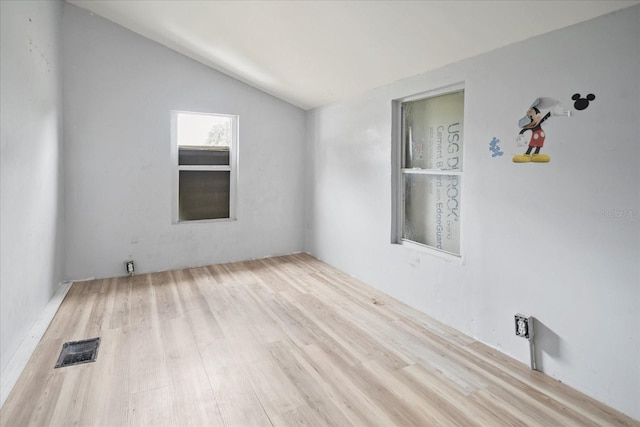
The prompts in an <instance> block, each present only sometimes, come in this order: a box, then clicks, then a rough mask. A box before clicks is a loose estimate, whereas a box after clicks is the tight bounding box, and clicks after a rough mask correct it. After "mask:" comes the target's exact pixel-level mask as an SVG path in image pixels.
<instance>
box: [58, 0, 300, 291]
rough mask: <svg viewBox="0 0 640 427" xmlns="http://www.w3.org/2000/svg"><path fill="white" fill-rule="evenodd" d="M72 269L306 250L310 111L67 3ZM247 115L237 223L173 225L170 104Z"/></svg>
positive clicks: (148, 266) (111, 269)
mask: <svg viewBox="0 0 640 427" xmlns="http://www.w3.org/2000/svg"><path fill="white" fill-rule="evenodd" d="M63 28H64V31H63V42H64V55H63V63H64V66H65V72H64V87H65V98H64V111H65V121H64V124H65V126H64V135H65V172H66V173H65V184H66V189H67V197H66V231H67V233H66V245H65V246H66V253H67V257H66V269H65V275H66V277H67V278H69V279H83V278H87V277H93V276H95V277H107V276H118V275H123V274H124V261H125V260H127V259H129V258H132V259H133V260H134V261H135V262H136V270H137V271H139V272H148V271H158V270H167V269H173V268H178V267H186V266H195V265H205V264H212V263H219V262H226V261H234V260H241V259H249V258H256V257H266V256H269V255H279V254H285V253H290V252H296V251H301V250H302V249H303V240H304V227H303V218H304V203H303V199H304V194H303V189H304V186H303V181H302V179H300V177H301V176H302V174H303V164H302V163H303V160H304V138H305V131H304V129H305V119H304V117H305V116H304V111H303V110H301V109H298V108H296V107H294V106H292V105H290V104H287V103H285V102H283V101H280V100H278V99H276V98H274V97H272V96H269V95H266V94H265V93H263V92H260V91H258V90H256V89H254V88H252V87H250V86H247V85H245V84H243V83H240V82H238V81H237V80H234V79H232V78H230V77H227V76H225V75H223V74H221V73H218V72H216V71H213V70H212V69H210V68H208V67H205V66H203V65H201V64H199V63H196V62H194V61H192V60H190V59H188V58H186V57H184V56H182V55H180V54H178V53H175V52H173V51H171V50H169V49H167V48H165V47H163V46H161V45H159V44H157V43H154V42H151V41H149V40H147V39H145V38H143V37H141V36H139V35H137V34H135V33H133V32H130V31H128V30H126V29H124V28H122V27H120V26H118V25H116V24H113V23H111V22H109V21H107V20H105V19H102V18H100V17H98V16H95V15H92V14H90V13H89V12H87V11H85V10H83V9H80V8H78V7H76V6H73V5H70V4H65V6H64V21H63ZM170 110H184V111H196V112H210V113H224V114H238V115H239V116H240V145H239V148H240V151H239V180H238V189H239V191H238V205H237V218H238V220H237V221H232V222H217V223H200V224H177V225H172V223H171V220H172V218H171V213H172V206H171V203H172V199H171V188H172V183H171V179H172V164H171V157H170V153H171V152H170V144H171V139H170V132H169V131H170V128H169V125H170V123H169V118H170V115H169V111H170Z"/></svg>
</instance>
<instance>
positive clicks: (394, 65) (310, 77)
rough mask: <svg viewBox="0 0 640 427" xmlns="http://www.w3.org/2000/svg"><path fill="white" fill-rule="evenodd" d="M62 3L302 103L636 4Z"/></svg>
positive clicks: (324, 100)
mask: <svg viewBox="0 0 640 427" xmlns="http://www.w3.org/2000/svg"><path fill="white" fill-rule="evenodd" d="M67 1H68V2H69V3H72V4H74V5H77V6H80V7H82V8H85V9H88V10H90V11H91V12H94V13H96V14H97V15H100V16H102V17H104V18H107V19H109V20H111V21H113V22H115V23H117V24H120V25H122V26H123V27H126V28H128V29H130V30H132V31H134V32H136V33H138V34H140V35H142V36H144V37H147V38H149V39H151V40H154V41H156V42H158V43H161V44H163V45H165V46H167V47H169V48H171V49H174V50H176V51H178V52H180V53H182V54H184V55H186V56H188V57H190V58H192V59H194V60H196V61H199V62H201V63H203V64H205V65H208V66H210V67H212V68H214V69H216V70H219V71H221V72H223V73H225V74H228V75H230V76H232V77H234V78H236V79H239V80H241V81H243V82H245V83H248V84H250V85H252V86H254V87H256V88H259V89H261V90H263V91H265V92H267V93H269V94H271V95H274V96H276V97H278V98H281V99H283V100H285V101H287V102H290V103H292V104H294V105H297V106H299V107H301V108H303V109H311V108H314V107H318V106H321V105H325V104H328V103H331V102H334V101H339V100H342V99H345V98H348V97H351V96H354V95H357V94H359V93H363V92H366V91H368V90H370V89H373V88H376V87H380V86H383V85H385V84H388V83H391V82H394V81H397V80H400V79H402V78H405V77H410V76H413V75H416V74H419V73H422V72H425V71H429V70H432V69H435V68H439V67H442V66H444V65H447V64H450V63H452V62H455V61H459V60H461V59H465V58H468V57H472V56H475V55H478V54H481V53H484V52H488V51H490V50H493V49H496V48H499V47H502V46H506V45H509V44H512V43H514V42H517V41H520V40H524V39H527V38H530V37H533V36H536V35H539V34H543V33H547V32H549V31H553V30H556V29H559V28H563V27H566V26H569V25H573V24H575V23H578V22H582V21H585V20H589V19H592V18H595V17H597V16H600V15H603V14H606V13H609V12H613V11H615V10H619V9H622V8H625V7H629V6H632V5H634V4H638V3H640V1H596V0H588V1H578V0H575V1H574V0H571V1H539V0H538V1H198V0H190V1H172V0H160V1H155V0H144V1H139V0H133V1H131V0H130V1H113V0H112V1H102V0H67Z"/></svg>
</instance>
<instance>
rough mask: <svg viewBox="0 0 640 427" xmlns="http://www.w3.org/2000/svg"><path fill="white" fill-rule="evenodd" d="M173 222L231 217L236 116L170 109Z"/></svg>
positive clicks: (234, 173)
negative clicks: (172, 158) (172, 163)
mask: <svg viewBox="0 0 640 427" xmlns="http://www.w3.org/2000/svg"><path fill="white" fill-rule="evenodd" d="M171 134H172V141H173V144H172V146H173V157H174V165H175V167H174V171H175V172H174V180H173V181H174V192H173V193H174V203H173V205H174V215H173V219H174V222H183V221H198V220H215V219H234V218H235V199H236V194H235V193H236V181H237V180H236V175H237V157H238V156H237V152H238V116H232V115H224V114H206V113H190V112H183V111H172V112H171Z"/></svg>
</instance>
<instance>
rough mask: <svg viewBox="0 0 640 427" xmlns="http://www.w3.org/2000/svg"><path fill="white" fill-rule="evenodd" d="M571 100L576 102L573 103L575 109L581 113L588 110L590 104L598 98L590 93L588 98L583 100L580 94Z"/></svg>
mask: <svg viewBox="0 0 640 427" xmlns="http://www.w3.org/2000/svg"><path fill="white" fill-rule="evenodd" d="M571 99H573V100H574V101H575V102H574V103H573V108H575V109H576V110H579V111H580V110H586V109H587V107H588V106H589V102H591V101H593V100H594V99H596V96H595V95H594V94H592V93H590V94H589V95H587V96H586V98H582V95H580V94H579V93H576V94H574V95H573V96H572V97H571Z"/></svg>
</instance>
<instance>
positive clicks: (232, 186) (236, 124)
mask: <svg viewBox="0 0 640 427" xmlns="http://www.w3.org/2000/svg"><path fill="white" fill-rule="evenodd" d="M178 114H198V115H209V116H217V117H227V118H230V119H231V127H232V132H231V138H232V139H231V147H230V149H229V165H182V166H180V165H178V141H177V135H178V128H177V126H178ZM170 115H171V120H170V123H171V126H170V132H171V138H170V140H171V155H170V161H171V223H172V224H192V223H207V222H224V221H235V220H236V219H237V210H236V204H237V198H238V196H237V193H238V159H239V151H240V147H239V141H240V116H238V115H237V114H219V113H199V112H195V111H181V110H170ZM188 170H191V171H228V172H229V175H230V183H229V218H212V219H200V220H190V221H180V213H179V206H178V203H179V195H178V191H179V186H178V180H179V175H180V171H188Z"/></svg>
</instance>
